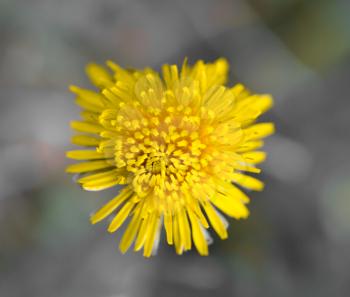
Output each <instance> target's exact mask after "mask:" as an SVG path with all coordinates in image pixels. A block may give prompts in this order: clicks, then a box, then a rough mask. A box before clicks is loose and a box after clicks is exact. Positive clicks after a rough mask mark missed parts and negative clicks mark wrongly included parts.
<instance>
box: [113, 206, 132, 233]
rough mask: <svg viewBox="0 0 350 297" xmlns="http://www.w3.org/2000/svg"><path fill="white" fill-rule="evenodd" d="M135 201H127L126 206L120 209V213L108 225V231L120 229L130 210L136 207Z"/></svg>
mask: <svg viewBox="0 0 350 297" xmlns="http://www.w3.org/2000/svg"><path fill="white" fill-rule="evenodd" d="M134 205H135V204H134V203H133V202H130V201H129V202H127V203H125V204H124V206H123V207H122V208H121V209H120V210H119V212H118V214H117V215H116V216H115V217H114V218H113V220H112V222H111V223H110V224H109V226H108V232H111V233H112V232H115V231H117V230H118V229H119V227H120V226H121V225H122V224H123V223H124V221H125V220H126V218H127V217H128V215H129V213H130V211H131V210H132V209H133V207H134Z"/></svg>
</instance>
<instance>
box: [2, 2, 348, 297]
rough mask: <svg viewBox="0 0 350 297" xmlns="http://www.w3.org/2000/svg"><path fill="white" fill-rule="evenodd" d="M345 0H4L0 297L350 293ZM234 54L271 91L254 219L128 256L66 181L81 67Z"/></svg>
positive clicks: (240, 68) (100, 196)
mask: <svg viewBox="0 0 350 297" xmlns="http://www.w3.org/2000/svg"><path fill="white" fill-rule="evenodd" d="M349 13H350V1H348V0H328V1H326V0H247V1H243V0H215V1H214V0H212V1H210V0H197V1H189V0H180V1H175V0H169V1H167V0H166V1H165V0H151V1H145V0H110V1H108V0H99V1H95V0H84V1H83V0H69V1H68V0H62V1H54V0H0V296H1V297H17V296H18V297H21V296H26V297H32V296H33V297H48V296H49V297H56V296H57V297H59V296H63V297H66V296H67V297H70V296H74V297H80V296H84V297H133V296H145V297H148V296H162V297H170V296H184V297H187V296H203V297H205V296H245V297H250V296H252V297H255V296H269V297H273V296H276V297H277V296H278V297H280V296H283V297H289V296H318V297H322V296H327V297H328V296H336V297H342V296H344V297H345V296H350V268H349V267H350V255H349V250H350V199H349V198H350V161H349V147H350V137H349V136H350V133H349V127H350V100H349V93H350V81H349V79H350V67H349V66H350V18H349ZM185 56H188V57H189V59H190V61H191V62H194V61H195V60H197V59H205V60H206V61H211V60H213V59H215V58H217V57H221V56H223V57H226V58H227V59H228V60H229V61H230V64H231V74H230V75H231V82H237V81H240V82H243V83H245V84H247V85H248V86H249V87H250V88H251V89H253V90H255V91H256V92H260V93H271V94H273V96H274V98H275V107H274V109H273V110H272V111H271V112H269V113H268V114H267V115H266V116H265V118H264V119H265V120H272V121H274V122H275V123H276V126H277V131H278V132H277V134H276V135H275V136H273V137H271V138H270V139H269V140H268V141H267V144H266V150H267V151H268V153H269V158H268V160H267V162H266V163H265V164H264V166H263V168H264V173H263V174H262V179H263V180H264V181H265V182H266V190H265V191H264V192H262V193H251V196H252V198H253V199H252V202H251V204H250V208H251V216H250V218H249V219H248V220H246V221H233V220H231V224H230V227H229V228H230V230H229V231H230V238H229V239H228V240H226V241H220V240H218V239H217V238H214V241H215V243H214V244H213V245H212V246H211V247H210V252H211V254H210V256H209V257H205V258H201V257H199V256H198V255H197V254H196V252H190V253H187V254H186V255H184V256H182V257H178V256H176V255H175V253H174V251H173V248H172V247H168V246H167V245H166V244H165V242H164V240H162V242H161V247H160V249H159V252H158V255H157V256H156V257H154V258H151V259H144V258H143V257H142V255H140V254H135V253H128V254H126V255H124V256H123V255H121V254H120V253H119V251H118V249H117V244H118V241H119V238H120V234H121V233H122V232H119V233H118V234H114V235H110V234H108V233H107V231H106V230H105V229H106V225H107V222H106V221H105V222H104V223H101V224H99V225H96V226H91V225H90V223H89V215H90V213H92V212H93V211H94V210H95V209H97V208H98V207H99V206H101V205H102V204H103V203H104V201H107V200H108V199H110V198H111V197H112V195H114V194H115V192H116V190H115V189H114V190H113V189H112V190H110V191H104V192H101V193H96V192H83V191H81V190H80V189H79V187H78V186H77V185H75V184H74V183H73V182H72V178H71V176H68V175H66V174H65V173H64V168H65V166H66V165H67V164H68V163H69V161H68V160H66V159H65V157H64V151H65V150H67V149H70V148H72V145H70V144H69V139H70V136H71V134H72V133H71V131H70V129H69V121H70V120H72V119H76V118H78V111H79V109H78V108H77V107H76V106H75V105H74V104H73V101H74V100H73V95H72V94H70V93H69V92H68V90H67V86H68V85H69V84H77V85H80V86H89V84H88V81H87V79H86V77H85V75H84V70H83V69H84V66H85V65H86V64H87V63H88V62H90V61H96V62H100V63H103V62H104V61H105V60H107V59H112V60H115V61H116V62H117V63H120V64H121V65H123V66H131V67H136V68H138V67H144V66H152V67H155V68H157V69H159V67H160V65H161V64H162V63H165V62H166V63H181V62H182V60H183V58H184V57H185Z"/></svg>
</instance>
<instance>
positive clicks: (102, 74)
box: [86, 63, 114, 89]
mask: <svg viewBox="0 0 350 297" xmlns="http://www.w3.org/2000/svg"><path fill="white" fill-rule="evenodd" d="M86 73H87V75H88V77H89V78H90V80H91V82H92V83H93V84H94V85H95V86H96V87H98V88H101V89H103V88H107V87H110V86H112V85H113V83H114V81H113V77H112V76H111V75H110V73H109V72H108V71H107V70H106V69H105V68H104V67H102V66H100V65H97V64H94V63H91V64H88V65H87V66H86Z"/></svg>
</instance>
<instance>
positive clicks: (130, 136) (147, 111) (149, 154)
mask: <svg viewBox="0 0 350 297" xmlns="http://www.w3.org/2000/svg"><path fill="white" fill-rule="evenodd" d="M107 66H108V68H109V70H107V68H104V67H102V66H99V65H96V64H90V65H88V66H87V68H86V72H87V75H88V76H89V78H90V80H91V82H92V83H93V84H94V85H95V86H96V87H97V91H92V90H87V89H82V88H79V87H76V86H71V88H70V89H71V91H72V92H73V93H75V94H76V103H77V104H78V105H79V106H80V107H81V108H82V112H81V117H82V120H81V121H73V122H72V123H71V127H72V128H73V129H74V130H76V131H77V132H78V134H77V135H75V136H73V137H72V142H73V143H74V144H76V145H79V146H83V147H87V149H82V150H73V151H69V152H67V157H69V158H71V159H75V160H79V161H82V162H80V163H77V164H73V165H70V166H68V168H67V172H69V173H78V174H79V178H78V180H77V182H78V183H79V184H81V186H82V188H83V189H85V190H91V191H99V190H103V189H107V188H110V187H114V186H117V185H122V187H119V188H121V190H120V192H119V193H118V195H117V196H116V197H115V198H113V199H111V200H110V201H109V202H108V203H107V204H105V205H104V206H103V207H102V208H101V209H100V210H98V211H97V212H96V213H95V214H94V215H92V217H91V222H92V224H95V223H97V222H100V221H101V220H103V219H105V218H106V217H108V216H109V215H111V214H113V216H114V217H113V219H112V220H111V222H110V224H109V226H108V231H109V232H115V231H117V230H118V229H119V228H120V227H121V226H122V225H123V223H125V222H126V221H128V224H127V227H126V229H125V232H124V234H123V236H122V238H121V241H120V244H119V248H120V250H121V252H122V253H125V252H126V251H127V250H128V248H129V247H130V246H131V245H132V244H133V243H134V250H135V251H139V250H141V249H143V255H144V256H145V257H149V256H151V255H152V254H153V253H154V252H155V250H156V248H157V245H158V243H159V237H160V233H161V230H162V228H163V226H164V229H165V234H166V241H167V242H168V244H169V245H174V247H175V251H176V253H177V254H182V253H183V252H184V251H188V250H190V249H191V248H192V245H194V246H195V247H196V249H197V250H198V252H199V254H201V255H207V254H208V241H209V238H210V236H209V232H208V231H207V229H209V228H211V227H212V228H213V229H214V230H215V232H216V233H217V234H218V236H219V237H220V238H222V239H225V238H227V236H228V235H227V223H226V219H225V216H224V215H227V216H229V217H232V218H235V219H241V218H247V216H248V214H249V211H248V208H247V206H246V204H247V203H248V202H249V198H248V197H247V195H246V194H245V193H244V192H243V191H242V188H246V189H250V190H258V191H259V190H262V189H263V183H262V182H261V181H260V180H258V179H256V178H255V177H253V174H255V173H259V172H260V169H259V168H257V167H256V164H259V163H260V162H262V161H264V159H265V153H264V152H263V151H260V150H259V149H260V148H261V147H262V145H263V140H262V139H263V138H264V137H266V136H268V135H270V134H272V133H273V131H274V127H273V124H271V123H255V121H256V119H257V118H258V117H259V116H260V115H261V114H262V113H264V112H265V111H266V110H268V109H269V108H270V107H271V105H272V98H271V97H270V96H269V95H257V94H254V93H251V92H250V91H249V90H247V89H246V88H245V87H244V86H243V85H242V84H237V85H234V86H233V87H229V86H225V83H226V80H227V72H228V63H227V61H226V60H225V59H218V60H216V61H215V62H214V63H208V64H206V63H204V62H203V61H198V62H197V63H195V64H194V65H193V66H189V65H188V64H187V61H186V60H185V61H184V63H183V65H182V67H181V69H179V68H178V67H177V66H176V65H164V66H163V67H162V73H161V74H159V73H157V72H156V71H154V70H152V69H150V68H146V69H143V70H132V69H124V68H122V67H120V66H119V65H117V64H115V63H113V62H111V61H108V62H107ZM223 214H224V215H223Z"/></svg>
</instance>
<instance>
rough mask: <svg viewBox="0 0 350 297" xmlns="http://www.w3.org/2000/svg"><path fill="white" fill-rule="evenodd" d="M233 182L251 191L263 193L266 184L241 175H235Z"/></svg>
mask: <svg viewBox="0 0 350 297" xmlns="http://www.w3.org/2000/svg"><path fill="white" fill-rule="evenodd" d="M232 181H233V182H235V183H237V184H239V185H241V186H243V187H245V188H247V189H251V190H255V191H262V190H263V189H264V183H263V182H262V181H260V180H258V179H256V178H255V177H252V176H249V175H244V174H241V173H234V174H233V175H232Z"/></svg>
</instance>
